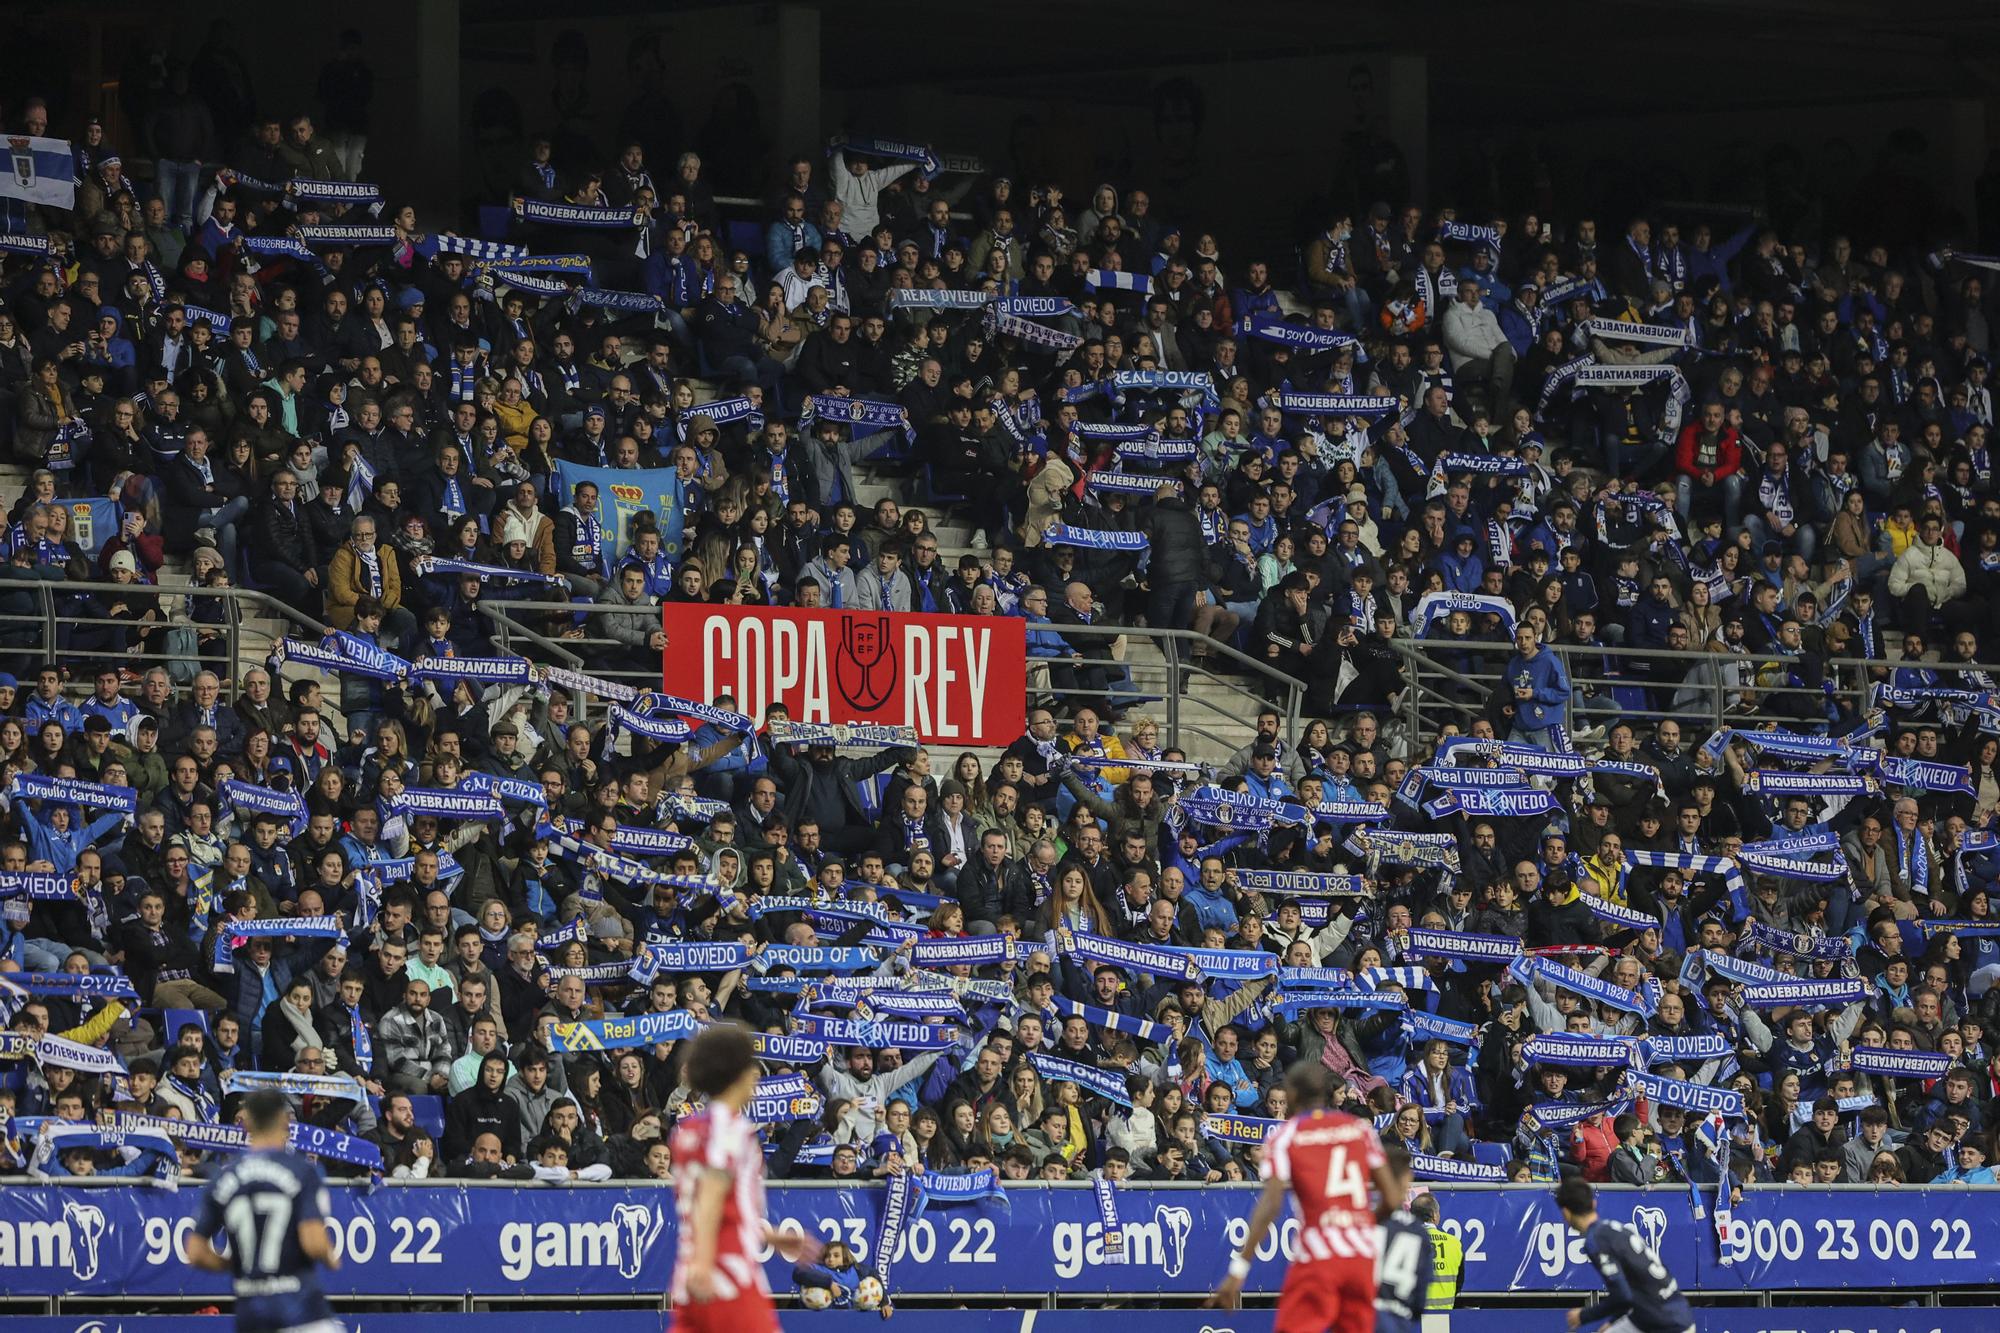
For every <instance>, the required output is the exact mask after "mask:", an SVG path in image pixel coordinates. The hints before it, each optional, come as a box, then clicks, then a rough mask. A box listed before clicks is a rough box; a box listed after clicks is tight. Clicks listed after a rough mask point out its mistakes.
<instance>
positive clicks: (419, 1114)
mask: <svg viewBox="0 0 2000 1333" xmlns="http://www.w3.org/2000/svg"><path fill="white" fill-rule="evenodd" d="M410 1114H411V1115H413V1116H415V1117H416V1120H417V1126H418V1128H420V1129H422V1130H423V1131H424V1133H426V1134H428V1135H430V1136H431V1138H432V1139H434V1140H438V1141H440V1142H441V1141H443V1139H444V1098H442V1097H412V1098H410Z"/></svg>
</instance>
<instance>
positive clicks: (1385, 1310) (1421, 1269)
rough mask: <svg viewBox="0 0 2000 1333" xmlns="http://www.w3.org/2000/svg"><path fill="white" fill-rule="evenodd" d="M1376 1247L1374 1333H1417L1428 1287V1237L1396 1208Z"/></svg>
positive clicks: (1429, 1272)
mask: <svg viewBox="0 0 2000 1333" xmlns="http://www.w3.org/2000/svg"><path fill="white" fill-rule="evenodd" d="M1380 1230H1381V1233H1382V1234H1381V1235H1380V1236H1378V1237H1377V1238H1376V1244H1375V1333H1417V1330H1418V1329H1419V1328H1420V1327H1422V1324H1423V1317H1424V1302H1425V1299H1426V1298H1427V1297H1428V1296H1429V1295H1430V1288H1431V1272H1432V1267H1433V1265H1432V1262H1431V1234H1430V1232H1429V1231H1428V1230H1426V1229H1425V1227H1424V1224H1423V1223H1422V1222H1419V1221H1418V1220H1417V1219H1416V1218H1415V1217H1413V1216H1411V1215H1410V1214H1409V1213H1406V1212H1404V1211H1403V1210H1402V1209H1401V1208H1398V1209H1397V1210H1396V1211H1395V1212H1393V1213H1391V1214H1389V1220H1388V1221H1387V1222H1384V1223H1383V1224H1382V1226H1381V1228H1380Z"/></svg>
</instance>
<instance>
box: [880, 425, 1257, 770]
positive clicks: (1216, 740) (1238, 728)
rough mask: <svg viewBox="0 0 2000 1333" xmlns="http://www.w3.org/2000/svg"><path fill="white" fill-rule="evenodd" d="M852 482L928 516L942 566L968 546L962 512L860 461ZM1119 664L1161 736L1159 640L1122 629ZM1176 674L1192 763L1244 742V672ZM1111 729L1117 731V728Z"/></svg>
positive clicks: (1252, 686)
mask: <svg viewBox="0 0 2000 1333" xmlns="http://www.w3.org/2000/svg"><path fill="white" fill-rule="evenodd" d="M854 484H855V490H856V492H857V496H856V498H857V499H858V500H859V501H860V507H861V509H862V512H863V513H867V512H868V511H870V510H872V509H873V508H874V507H875V505H876V504H878V503H879V502H881V501H883V500H894V501H895V502H896V503H897V504H898V505H899V506H900V507H902V508H903V509H905V510H909V509H921V510H923V511H924V514H925V516H926V517H927V518H929V520H930V529H931V531H932V532H933V533H934V534H936V536H937V540H938V560H939V562H940V563H941V564H943V565H944V566H945V568H946V569H949V570H954V571H955V570H956V569H957V568H958V560H959V557H960V556H962V555H965V554H967V553H969V552H972V551H973V547H972V525H971V524H970V523H968V522H966V520H965V519H964V518H963V517H961V516H957V515H954V514H951V513H949V512H947V511H944V510H942V509H940V508H939V507H938V506H937V505H934V504H927V503H924V502H922V501H913V500H910V499H907V498H906V490H905V487H904V483H903V482H902V480H901V479H899V478H896V477H893V476H891V475H889V474H888V473H887V472H885V471H883V470H882V469H879V468H875V467H872V466H870V465H868V464H865V463H864V464H862V465H861V466H860V467H859V468H857V469H856V471H855V479H854ZM1099 651H1102V650H1101V649H1100V650H1099ZM1125 664H1126V666H1127V667H1128V668H1130V670H1131V672H1132V680H1133V685H1134V688H1135V690H1136V692H1137V694H1138V695H1139V697H1140V698H1142V699H1144V700H1146V702H1144V703H1142V704H1140V705H1139V706H1138V707H1137V708H1136V709H1135V710H1133V711H1134V712H1140V713H1144V714H1146V715H1148V716H1150V717H1152V718H1153V719H1154V720H1156V721H1157V722H1159V724H1160V732H1161V735H1162V736H1163V737H1166V736H1167V733H1168V728H1167V712H1168V710H1167V706H1166V703H1165V699H1166V696H1167V694H1168V692H1169V690H1170V689H1173V688H1174V684H1175V683H1174V682H1172V681H1170V680H1169V678H1168V677H1169V674H1170V672H1169V668H1168V666H1167V662H1166V658H1165V656H1164V655H1163V654H1162V653H1161V651H1160V645H1159V643H1158V642H1157V641H1156V640H1153V639H1149V638H1146V637H1144V636H1143V635H1139V634H1131V635H1127V636H1126V639H1125ZM1180 674H1181V675H1182V676H1183V677H1184V679H1183V680H1182V681H1181V682H1180V684H1179V688H1178V694H1179V698H1180V734H1179V736H1178V738H1177V740H1178V743H1179V745H1180V746H1181V748H1182V749H1184V750H1186V751H1187V753H1188V757H1189V758H1190V759H1193V760H1194V761H1196V762H1198V763H1199V762H1204V761H1207V762H1217V763H1219V762H1221V761H1222V760H1224V759H1227V758H1228V757H1229V756H1230V755H1231V754H1233V753H1235V752H1236V751H1237V750H1238V749H1240V748H1242V747H1243V746H1245V745H1248V744H1249V743H1250V741H1251V738H1252V737H1253V735H1254V734H1255V731H1256V711H1257V708H1258V707H1259V706H1260V703H1261V700H1260V699H1259V697H1258V695H1257V692H1256V690H1257V682H1253V681H1251V680H1250V679H1249V678H1248V677H1224V676H1215V675H1208V674H1205V673H1204V674H1199V675H1195V676H1194V677H1193V678H1192V679H1186V677H1187V673H1186V672H1185V671H1183V672H1182V673H1180ZM1113 730H1114V731H1122V730H1123V728H1113Z"/></svg>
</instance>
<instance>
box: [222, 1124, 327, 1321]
mask: <svg viewBox="0 0 2000 1333" xmlns="http://www.w3.org/2000/svg"><path fill="white" fill-rule="evenodd" d="M326 1211H327V1206H326V1182H325V1181H323V1180H322V1179H321V1178H320V1174H319V1168H318V1167H317V1166H315V1165H313V1163H312V1160H311V1159H310V1158H307V1157H304V1156H302V1155H300V1154H298V1153H292V1152H253V1153H247V1154H245V1155H244V1156H242V1157H238V1158H236V1159H235V1160H234V1161H232V1162H230V1163H229V1165H228V1166H226V1167H224V1168H223V1170H222V1173H221V1174H220V1175H218V1176H216V1177H215V1179H213V1180H211V1181H210V1182H209V1183H208V1188H207V1189H205V1190H204V1191H202V1196H201V1211H200V1212H199V1213H198V1214H197V1215H196V1217H195V1228H196V1229H197V1230H198V1231H200V1232H201V1234H202V1235H204V1236H206V1237H208V1238H209V1240H210V1241H211V1242H213V1241H214V1240H215V1239H216V1237H217V1236H218V1235H222V1236H226V1237H227V1239H228V1251H227V1258H228V1260H229V1264H230V1271H231V1272H232V1273H233V1275H234V1276H235V1280H236V1327H237V1328H239V1329H243V1330H254V1331H255V1333H274V1331H275V1330H279V1329H294V1328H300V1327H303V1326H305V1325H307V1324H314V1323H318V1322H320V1321H322V1320H330V1319H332V1318H333V1312H332V1311H331V1310H330V1309H329V1308H328V1307H327V1303H326V1295H325V1293H323V1292H322V1291H321V1290H320V1285H319V1275H318V1272H317V1266H316V1265H315V1264H314V1263H313V1261H312V1260H310V1259H308V1258H306V1254H305V1251H304V1249H302V1248H301V1247H300V1245H299V1225H300V1224H301V1223H304V1222H320V1221H322V1220H323V1219H324V1218H325V1217H326Z"/></svg>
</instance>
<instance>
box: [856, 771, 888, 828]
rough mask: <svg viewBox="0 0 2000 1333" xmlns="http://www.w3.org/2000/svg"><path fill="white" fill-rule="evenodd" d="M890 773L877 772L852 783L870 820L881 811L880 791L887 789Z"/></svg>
mask: <svg viewBox="0 0 2000 1333" xmlns="http://www.w3.org/2000/svg"><path fill="white" fill-rule="evenodd" d="M890 776H891V775H890V774H887V773H877V774H876V775H875V776H874V777H872V778H863V779H861V781H859V782H857V783H855V784H854V790H855V794H856V795H858V796H859V797H860V798H861V808H862V810H863V811H864V812H866V814H867V815H868V818H869V820H870V822H873V821H874V820H875V819H876V817H877V816H879V815H880V814H881V813H882V793H883V792H885V791H887V790H889V781H890Z"/></svg>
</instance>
